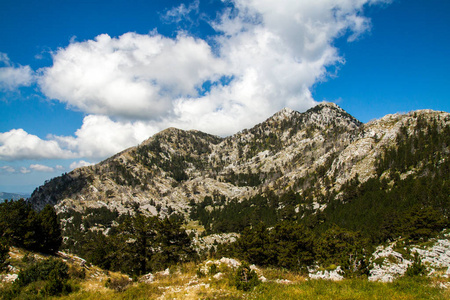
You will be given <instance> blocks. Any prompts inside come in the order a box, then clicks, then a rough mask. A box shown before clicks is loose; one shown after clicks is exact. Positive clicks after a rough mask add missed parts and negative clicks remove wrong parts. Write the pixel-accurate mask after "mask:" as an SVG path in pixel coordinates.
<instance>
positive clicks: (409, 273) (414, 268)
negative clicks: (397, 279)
mask: <svg viewBox="0 0 450 300" xmlns="http://www.w3.org/2000/svg"><path fill="white" fill-rule="evenodd" d="M425 275H427V267H426V266H425V265H424V264H423V263H422V260H421V259H420V256H419V254H417V252H415V253H414V260H413V263H412V264H411V265H410V266H409V267H408V269H406V273H405V276H406V277H416V276H425Z"/></svg>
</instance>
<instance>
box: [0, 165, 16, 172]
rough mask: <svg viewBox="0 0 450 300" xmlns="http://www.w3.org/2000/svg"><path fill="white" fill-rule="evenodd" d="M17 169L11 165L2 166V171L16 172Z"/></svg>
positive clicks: (0, 168) (0, 170) (0, 169)
mask: <svg viewBox="0 0 450 300" xmlns="http://www.w3.org/2000/svg"><path fill="white" fill-rule="evenodd" d="M15 172H16V169H14V168H13V167H11V166H1V167H0V173H15Z"/></svg>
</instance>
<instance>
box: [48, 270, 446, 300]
mask: <svg viewBox="0 0 450 300" xmlns="http://www.w3.org/2000/svg"><path fill="white" fill-rule="evenodd" d="M197 270H199V268H198V266H196V265H194V264H188V265H183V266H182V267H180V268H179V269H178V270H177V271H175V272H173V273H172V274H169V275H161V274H156V276H155V278H154V280H153V281H152V282H151V283H142V282H141V283H131V284H130V285H128V286H127V288H126V289H125V290H124V291H120V292H119V291H114V290H112V289H111V288H104V287H101V288H94V289H88V288H87V285H86V284H87V282H86V281H85V282H84V283H81V285H80V289H79V290H78V291H77V292H75V293H72V294H70V295H67V296H63V297H60V298H58V299H74V300H75V299H95V300H107V299H130V300H131V299H364V300H365V299H450V289H448V288H447V289H446V288H441V287H440V283H441V282H440V281H439V280H438V279H428V278H421V277H417V278H400V279H398V280H396V281H395V282H392V283H381V282H369V281H368V280H364V279H347V280H343V281H340V282H332V281H326V280H308V279H307V278H305V277H303V276H301V275H299V274H296V273H293V272H288V271H283V270H275V269H260V270H259V271H258V273H260V274H261V273H262V274H263V276H265V277H266V278H267V280H268V281H267V282H262V283H260V284H259V285H257V286H256V287H254V288H252V289H251V290H250V291H247V292H244V291H241V290H238V289H236V287H235V286H234V284H233V273H234V272H233V270H232V269H231V268H229V267H226V266H222V265H219V266H218V273H216V274H215V277H214V275H212V274H211V275H208V274H207V275H204V276H200V277H199V276H198V275H199V273H198V271H197ZM219 273H220V274H221V275H219V276H218V275H217V274H219ZM441 281H442V279H441ZM442 282H443V283H445V282H448V280H447V279H445V281H442ZM98 287H100V285H98ZM55 299H56V298H55Z"/></svg>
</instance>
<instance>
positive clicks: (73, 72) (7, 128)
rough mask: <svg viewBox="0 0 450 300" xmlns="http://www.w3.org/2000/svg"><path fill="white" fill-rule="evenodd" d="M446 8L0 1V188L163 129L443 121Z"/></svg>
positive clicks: (313, 0)
mask: <svg viewBox="0 0 450 300" xmlns="http://www.w3.org/2000/svg"><path fill="white" fill-rule="evenodd" d="M449 49H450V1H448V0H277V1H273V0H224V1H219V0H192V1H172V0H170V1H168V0H164V1H162V0H155V1H148V0H131V1H123V0H108V1H103V0H97V1H87V0H63V1H61V0H41V1H32V0H1V1H0V191H4V192H16V193H31V192H32V191H33V190H34V189H35V188H36V187H38V186H40V185H42V184H43V183H44V182H45V181H46V180H49V179H51V178H53V177H55V176H59V175H61V174H62V173H65V172H70V171H71V170H73V169H74V168H76V167H80V166H85V165H89V164H94V163H97V162H99V161H101V160H103V159H105V158H107V157H109V156H111V155H113V154H115V153H117V152H119V151H121V150H123V149H126V148H128V147H131V146H135V145H138V144H139V143H141V142H142V141H144V140H145V139H147V138H149V137H150V136H152V135H153V134H155V133H157V132H159V131H161V130H163V129H165V128H167V127H177V128H181V129H186V130H189V129H197V130H201V131H204V132H207V133H211V134H216V135H220V136H228V135H232V134H234V133H236V132H238V131H240V130H242V129H244V128H250V127H252V126H253V125H255V124H257V123H259V122H261V121H263V120H265V119H266V118H268V117H270V116H271V115H273V114H274V113H276V112H277V111H279V110H280V109H282V108H284V107H289V108H292V109H294V110H297V111H301V112H302V111H305V110H307V109H308V108H310V107H312V106H314V105H316V104H318V103H320V102H322V101H329V102H334V103H337V104H338V105H339V106H341V107H342V108H343V109H345V110H346V111H347V112H349V113H350V114H352V115H353V116H354V117H356V118H357V119H359V120H360V121H362V122H368V121H369V120H372V119H377V118H381V117H382V116H384V115H386V114H390V113H397V112H400V113H402V112H408V111H411V110H417V109H434V110H440V111H447V112H449V111H450V101H449V92H448V87H449V86H450V76H449V75H448V70H449V69H450V58H449V53H450V51H449Z"/></svg>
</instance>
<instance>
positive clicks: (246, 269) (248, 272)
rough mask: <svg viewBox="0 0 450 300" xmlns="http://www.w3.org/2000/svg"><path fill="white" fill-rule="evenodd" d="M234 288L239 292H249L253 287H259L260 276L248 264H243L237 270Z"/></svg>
mask: <svg viewBox="0 0 450 300" xmlns="http://www.w3.org/2000/svg"><path fill="white" fill-rule="evenodd" d="M233 281H234V286H235V287H236V288H237V289H238V290H243V291H249V290H250V289H252V288H253V287H255V286H257V285H258V284H259V283H260V281H259V279H258V274H256V272H255V271H254V270H252V269H250V266H249V265H248V263H242V265H241V266H240V267H239V268H238V269H237V271H236V273H235V274H234V278H233Z"/></svg>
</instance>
